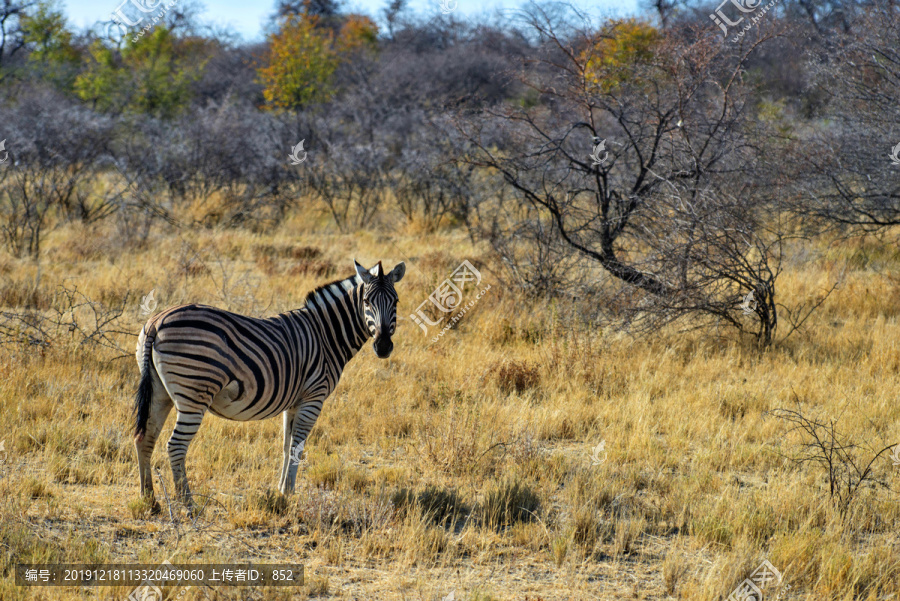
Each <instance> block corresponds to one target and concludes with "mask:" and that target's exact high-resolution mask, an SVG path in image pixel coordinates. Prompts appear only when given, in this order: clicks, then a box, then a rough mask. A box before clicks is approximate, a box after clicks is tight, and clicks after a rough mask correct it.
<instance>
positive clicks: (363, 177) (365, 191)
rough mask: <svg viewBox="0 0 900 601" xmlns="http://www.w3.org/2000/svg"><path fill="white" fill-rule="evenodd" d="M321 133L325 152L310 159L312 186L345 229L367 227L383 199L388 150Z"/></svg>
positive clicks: (376, 145) (371, 144)
mask: <svg viewBox="0 0 900 601" xmlns="http://www.w3.org/2000/svg"><path fill="white" fill-rule="evenodd" d="M319 135H320V137H319V140H320V142H321V151H319V152H317V153H316V155H315V159H311V161H310V165H309V167H310V186H311V187H312V190H313V191H314V193H315V195H316V197H318V198H319V199H320V200H321V201H322V202H323V203H324V204H325V206H326V207H327V209H328V212H329V213H330V215H331V217H332V218H333V219H334V223H335V225H337V226H338V228H339V229H340V230H341V231H351V230H354V229H358V228H362V227H365V226H366V225H368V224H369V222H370V221H371V219H372V218H373V217H374V216H375V214H376V213H377V212H378V209H379V207H380V206H381V203H382V200H383V194H384V190H385V187H386V184H387V179H386V178H387V172H386V161H387V160H388V156H389V155H388V151H387V149H386V148H385V147H384V146H381V145H380V144H378V143H376V142H362V141H359V140H346V141H335V139H334V138H332V139H331V140H328V139H326V138H324V137H322V134H321V133H320V134H319Z"/></svg>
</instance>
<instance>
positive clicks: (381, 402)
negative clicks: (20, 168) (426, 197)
mask: <svg viewBox="0 0 900 601" xmlns="http://www.w3.org/2000/svg"><path fill="white" fill-rule="evenodd" d="M109 221H112V220H109ZM793 251H794V256H795V257H803V260H802V261H800V260H793V261H788V263H787V264H786V270H785V273H784V274H783V276H782V278H781V279H780V280H779V290H778V292H779V295H780V297H781V298H782V299H786V300H788V301H791V300H795V299H801V298H806V297H808V296H810V295H815V294H818V293H819V292H821V291H822V290H824V289H827V288H829V287H830V286H831V285H832V284H833V283H834V282H835V281H838V280H840V281H841V284H840V286H839V288H838V289H837V290H836V291H835V292H834V293H833V294H832V295H831V296H830V297H829V298H828V300H827V301H826V302H825V304H824V305H823V306H822V307H821V308H820V309H819V310H818V311H817V312H816V313H814V314H813V315H812V317H811V318H810V319H809V321H808V322H807V324H806V326H805V328H804V329H803V331H802V332H799V333H795V334H794V335H793V336H791V337H790V338H789V339H788V340H787V341H786V342H784V343H781V344H777V345H776V346H774V348H771V349H769V350H766V351H760V350H758V349H757V348H756V346H755V345H754V343H753V342H752V341H751V340H749V339H745V340H742V339H740V338H739V337H738V336H736V335H733V334H732V333H731V332H729V331H727V330H723V331H721V332H718V335H716V332H710V331H709V330H706V331H692V332H689V333H683V332H679V331H678V330H676V329H674V328H673V329H670V330H668V331H666V332H663V333H660V334H657V335H653V336H650V337H644V338H640V339H636V338H632V337H629V336H627V335H625V334H622V333H617V332H615V331H611V330H608V329H607V330H603V329H601V328H599V327H598V326H596V325H593V324H589V323H579V320H577V319H575V318H574V313H573V312H572V311H571V310H570V307H568V306H567V303H566V302H556V303H549V302H527V301H525V300H524V299H523V298H521V297H520V296H519V293H517V291H516V290H514V289H512V288H511V287H509V286H504V285H502V284H501V283H500V282H499V278H498V277H497V271H496V266H494V265H492V264H491V259H490V253H489V252H488V251H487V249H486V248H482V247H480V246H473V245H472V243H471V242H470V241H469V238H468V236H467V235H466V234H465V232H464V231H462V230H456V229H441V230H439V231H438V232H437V233H423V232H422V231H420V230H419V229H416V228H412V227H407V228H405V229H404V228H402V227H401V228H399V229H398V230H397V231H396V232H394V233H390V234H389V233H387V229H386V228H385V230H384V231H379V232H360V233H357V234H354V235H338V234H336V233H334V231H333V230H332V229H331V228H329V227H328V226H327V224H326V223H325V222H324V221H322V220H321V219H319V218H316V217H315V216H312V215H297V216H294V217H291V218H290V219H287V220H286V221H285V222H284V223H282V224H281V225H280V226H279V228H278V229H277V230H276V231H275V232H272V233H267V234H257V233H253V232H251V231H245V230H224V231H216V230H211V229H203V230H200V229H198V230H187V231H175V230H173V229H169V228H160V227H158V226H157V227H155V228H154V229H153V233H152V234H151V236H150V238H149V240H148V242H147V244H145V245H143V246H136V245H135V244H134V243H133V241H132V240H130V239H128V237H127V236H123V235H121V234H119V233H116V230H115V229H114V228H113V226H112V225H111V224H101V225H100V226H96V227H94V228H89V227H86V226H77V225H67V226H64V227H60V228H57V229H55V230H54V231H52V232H51V233H50V234H49V235H48V236H47V238H46V242H45V243H44V245H43V250H42V253H41V258H40V261H39V263H36V262H34V261H33V260H27V259H16V258H13V257H11V256H9V255H6V254H2V255H0V308H2V309H4V310H16V308H17V307H22V306H25V305H26V304H29V303H30V304H31V305H32V306H35V307H37V308H39V309H46V308H47V307H48V306H49V302H50V301H49V300H48V299H50V298H52V295H53V294H54V291H55V290H57V287H58V286H59V285H60V284H63V283H65V284H66V285H68V286H70V287H77V290H78V291H79V292H80V293H83V294H84V295H85V296H86V297H88V298H90V299H92V300H95V301H98V302H102V303H103V304H104V305H106V306H115V305H117V304H121V303H122V302H123V301H127V302H126V306H127V310H126V312H125V313H124V314H123V315H122V317H121V318H120V319H118V320H117V321H116V322H115V328H114V329H120V330H123V331H129V332H131V333H132V334H133V335H130V336H129V335H125V334H121V335H116V336H115V338H116V340H117V341H118V342H119V344H120V345H121V347H122V348H124V349H126V350H127V352H128V353H129V354H128V355H126V356H121V355H122V353H119V352H116V351H114V350H107V349H102V348H100V347H96V346H82V347H78V346H77V345H76V344H75V342H77V338H76V336H75V334H74V333H73V335H72V340H73V342H72V344H69V343H67V342H66V339H65V338H62V339H60V340H59V341H58V342H57V343H56V344H54V345H53V346H51V347H29V346H14V345H6V346H3V347H0V441H2V446H3V451H2V452H0V499H2V503H0V558H2V562H0V569H2V573H3V579H2V580H0V599H2V600H4V601H6V600H14V599H81V598H90V599H125V598H126V597H127V596H128V594H129V589H128V588H126V587H95V588H84V589H72V588H46V587H44V588H41V587H28V588H26V587H16V585H15V582H14V578H13V574H14V565H15V564H16V563H41V562H59V563H62V562H95V563H96V562H101V563H102V562H108V563H159V562H162V561H164V560H166V559H168V560H170V561H173V562H181V563H225V562H230V561H248V560H251V561H254V562H259V563H302V564H304V565H305V566H306V584H305V585H303V586H302V587H299V588H269V589H244V588H227V587H219V588H198V587H194V588H191V589H188V590H184V589H173V590H167V591H166V598H173V599H174V598H178V599H187V600H192V599H235V600H236V599H306V598H320V599H375V600H382V599H385V600H388V599H398V600H400V599H403V600H427V601H438V600H443V599H455V600H471V601H476V600H478V601H487V600H497V601H500V600H503V601H526V600H527V601H538V600H543V601H550V600H564V599H565V600H570V599H571V600H620V599H646V600H651V599H652V600H662V599H690V600H698V601H699V600H707V601H712V600H720V599H724V598H727V597H728V595H729V593H730V592H731V591H732V590H734V589H735V587H736V586H738V584H739V583H740V582H741V581H742V580H743V579H745V578H747V577H748V576H749V575H750V573H751V572H752V571H753V570H754V569H755V568H756V567H757V566H758V565H759V564H760V563H761V562H762V561H763V560H768V561H770V562H771V563H772V565H774V566H775V567H777V568H778V569H779V570H780V571H781V573H782V574H783V575H784V580H783V582H782V584H781V586H780V587H776V586H772V587H771V588H768V589H766V591H765V592H766V595H765V596H764V599H767V600H769V599H775V598H780V599H796V600H801V599H802V600H816V601H819V600H826V599H835V600H851V599H865V600H870V601H874V600H876V599H877V600H882V599H900V539H898V532H900V528H898V526H900V496H898V494H897V492H892V490H893V491H896V490H900V489H898V485H900V477H898V476H900V466H894V465H893V463H892V461H891V459H890V458H889V457H888V456H887V455H883V456H882V457H881V458H880V459H879V460H878V461H877V462H876V463H875V475H876V476H877V477H878V478H881V479H883V480H884V481H885V483H886V484H888V485H890V487H891V488H892V490H890V489H886V488H883V487H875V486H865V487H863V488H862V489H861V490H860V491H859V493H858V494H857V495H856V498H855V499H854V500H853V502H852V504H851V505H850V511H849V512H848V514H847V516H845V517H844V518H842V517H841V516H840V515H839V514H838V513H837V512H836V511H835V510H834V509H833V505H832V503H831V501H830V499H829V493H828V485H827V480H826V476H825V471H824V470H823V469H822V468H821V467H819V466H817V465H813V464H804V465H798V464H797V463H795V462H793V461H791V460H790V459H788V457H791V456H793V455H794V454H795V453H796V452H797V451H798V450H799V446H798V445H799V443H800V441H801V439H800V437H799V435H798V434H797V433H792V432H789V426H788V424H786V423H785V422H783V421H782V420H779V419H777V418H775V417H773V416H772V415H768V414H767V413H766V412H768V411H770V410H773V409H776V408H779V407H786V408H796V407H797V402H798V401H799V402H800V403H801V405H800V406H801V408H802V410H803V411H804V412H806V413H808V414H810V415H817V416H821V417H822V418H825V419H834V420H836V423H837V427H838V428H839V430H840V431H841V432H842V433H844V434H845V435H846V436H847V437H848V439H851V440H853V441H855V442H856V443H858V444H860V445H870V446H872V447H877V449H880V448H882V447H883V446H885V445H887V444H892V443H894V442H900V402H898V398H900V376H898V371H900V322H898V316H900V276H898V269H900V252H898V250H897V246H896V245H895V244H891V243H889V242H884V241H879V240H876V239H864V240H863V239H855V240H849V241H843V242H840V243H831V244H829V243H828V242H827V241H825V240H818V241H812V242H809V243H808V244H806V245H805V246H798V247H797V248H795V249H793ZM354 258H357V259H359V260H360V262H362V263H363V264H365V265H366V266H370V265H372V264H373V263H374V262H375V261H377V260H384V262H385V265H386V266H388V267H392V266H393V265H394V264H395V263H396V262H397V261H400V260H405V261H407V275H406V278H405V279H404V280H403V281H402V282H401V283H400V284H398V292H399V294H400V306H399V312H398V313H399V315H401V316H402V317H403V319H401V321H400V322H399V324H398V330H397V334H396V335H395V337H394V343H395V351H394V354H393V356H392V357H391V358H390V359H389V360H379V359H378V358H376V357H375V356H374V353H373V352H372V350H371V343H368V344H367V346H366V347H364V348H363V350H362V351H361V352H360V354H359V355H358V356H357V357H356V358H355V359H354V360H353V361H351V363H350V364H349V366H348V368H347V369H346V370H345V372H344V376H343V379H342V380H341V383H340V385H339V387H338V389H337V390H336V391H335V393H334V394H333V395H332V396H331V397H330V398H329V399H328V400H327V401H326V404H325V406H324V409H323V411H322V416H321V417H320V419H319V421H318V423H317V425H316V427H315V429H314V430H313V432H312V434H311V436H310V442H309V443H308V444H307V446H306V450H307V464H306V465H305V466H303V467H302V468H301V471H300V473H299V474H298V485H297V490H296V492H295V494H294V495H293V496H291V497H288V498H287V499H283V498H279V497H278V495H277V494H275V493H274V492H273V491H274V490H275V488H276V486H277V478H278V470H279V468H280V465H281V463H280V462H281V455H280V449H281V444H282V441H281V420H280V419H273V420H269V421H264V422H250V423H236V422H229V421H225V420H222V419H218V418H216V417H214V416H207V418H206V419H205V420H204V423H203V425H202V427H201V429H200V432H199V433H198V435H197V437H196V438H195V439H194V442H193V444H192V445H191V447H190V451H189V453H188V457H187V469H188V477H189V479H190V482H191V487H192V490H193V492H194V493H195V498H196V499H197V500H198V502H199V503H200V504H201V505H202V504H203V503H206V505H205V507H204V508H203V510H202V511H201V512H200V514H199V516H197V517H196V519H194V520H193V521H192V520H191V519H189V518H188V515H187V513H186V511H185V509H184V508H183V507H180V506H178V505H177V504H175V503H171V504H170V503H167V502H166V500H165V498H164V496H163V491H162V488H161V486H160V483H159V482H158V481H157V482H156V483H155V487H156V491H157V494H158V496H159V497H160V499H161V503H162V505H163V510H162V512H161V513H158V514H151V513H150V512H149V511H147V507H146V504H144V503H142V502H141V500H140V499H139V490H138V474H137V463H136V459H135V456H134V446H133V443H132V439H131V430H132V428H133V422H132V417H131V408H132V402H133V392H134V389H135V387H136V385H137V379H138V368H137V365H136V363H135V360H134V354H133V348H134V344H135V340H136V334H137V333H138V332H139V331H140V328H141V326H142V324H143V322H144V321H145V320H146V319H147V317H146V316H145V315H142V314H141V312H140V302H141V298H142V296H143V295H145V294H147V292H149V291H150V290H151V289H154V290H155V296H156V300H157V301H158V303H159V307H158V310H161V309H163V308H165V307H167V306H170V305H175V304H181V303H185V302H201V303H206V304H212V305H216V306H220V307H223V308H227V309H230V310H234V311H239V312H245V313H250V314H256V315H265V314H273V313H277V312H281V311H285V310H289V309H292V308H296V307H298V306H300V305H301V304H302V302H303V299H304V296H305V294H306V293H307V292H308V291H309V290H310V289H312V288H313V287H315V286H316V285H319V284H322V283H325V282H327V281H330V280H333V279H337V278H339V277H346V276H349V275H350V274H351V273H352V260H353V259H354ZM463 259H469V260H471V261H472V262H473V263H475V264H476V265H477V266H479V267H480V268H481V272H482V274H483V276H484V280H483V281H484V283H486V284H491V289H490V291H489V292H488V293H487V294H486V295H485V296H484V297H483V298H482V299H481V300H480V302H479V303H478V304H477V305H476V306H475V307H474V308H473V309H471V310H470V311H469V312H468V314H467V315H465V317H464V318H463V319H462V320H461V321H460V322H459V324H458V326H457V327H456V328H454V329H453V330H451V331H449V332H448V333H447V334H446V335H445V336H444V337H443V338H442V339H440V341H438V342H437V343H432V342H431V336H430V335H429V336H426V335H424V334H423V333H422V332H421V331H420V330H419V328H418V327H417V326H415V325H414V324H413V323H412V322H411V321H410V320H409V318H408V317H407V316H408V315H409V314H410V313H412V312H413V311H414V310H415V308H416V307H417V306H418V305H419V304H420V303H421V302H422V301H424V300H425V299H426V298H427V296H428V294H429V293H430V292H431V291H432V290H433V288H434V287H435V285H436V284H437V283H438V282H440V281H441V280H443V279H444V278H445V277H447V276H448V274H449V273H450V272H451V271H452V270H453V269H454V268H455V267H456V266H457V265H458V264H459V263H460V262H461V261H462V260H463ZM173 422H174V412H173V413H172V414H170V416H169V423H168V425H167V427H166V429H165V430H164V432H163V439H162V440H163V442H162V443H160V444H158V445H157V448H156V451H155V454H154V466H155V467H156V468H158V469H159V472H160V473H161V474H162V476H163V482H164V484H165V487H166V488H167V490H168V494H169V495H171V494H172V482H171V472H170V470H169V465H168V458H167V457H166V454H165V444H164V441H165V439H167V438H168V434H169V433H170V432H171V428H172V423H173ZM601 442H605V446H604V448H603V449H602V450H599V451H598V450H597V446H598V444H599V443H601ZM859 453H860V454H861V456H866V451H865V449H862V448H861V449H859ZM592 455H593V456H594V457H595V459H592ZM504 495H506V496H504ZM504 499H506V500H508V501H509V503H508V505H509V507H510V508H511V509H512V510H511V511H505V512H504V511H503V508H504V507H506V506H507V504H505V502H504ZM519 507H525V508H527V509H528V511H524V510H521V511H519V510H518V509H517V508H519ZM170 512H171V513H170Z"/></svg>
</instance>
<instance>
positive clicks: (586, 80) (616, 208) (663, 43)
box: [460, 8, 784, 344]
mask: <svg viewBox="0 0 900 601" xmlns="http://www.w3.org/2000/svg"><path fill="white" fill-rule="evenodd" d="M530 18H531V24H532V26H533V28H534V30H535V32H536V33H537V35H539V36H540V39H541V40H542V46H541V48H540V54H539V56H540V61H539V64H538V65H537V66H536V67H534V68H532V69H531V70H530V71H528V72H527V73H526V75H525V76H524V77H523V83H524V84H525V85H526V86H528V88H530V89H531V90H533V91H534V93H535V97H536V98H537V103H536V104H535V106H533V107H530V108H529V107H517V108H515V107H509V106H504V107H501V108H498V109H489V110H486V111H484V112H481V113H477V114H474V115H470V116H468V117H467V118H465V119H461V121H460V127H461V129H462V130H463V131H465V132H466V134H467V135H468V137H469V139H470V141H471V143H472V144H473V146H474V147H475V148H476V149H477V150H476V152H475V153H474V157H473V158H472V159H471V160H472V162H473V163H474V164H476V165H479V166H483V167H488V168H490V169H492V170H495V171H496V172H497V173H499V174H500V175H501V176H502V177H503V179H504V181H505V182H506V184H507V185H508V186H509V187H510V188H511V189H512V190H513V191H514V194H515V198H516V199H518V201H520V202H524V203H527V204H529V205H531V206H532V207H533V208H534V209H536V210H537V211H538V212H539V215H540V216H541V220H543V218H544V217H547V218H549V219H551V220H552V222H553V228H552V230H548V229H547V228H543V229H538V228H532V231H534V232H540V235H541V236H544V235H546V232H547V231H553V232H555V233H556V235H558V236H559V238H560V239H561V240H562V241H563V242H564V243H565V245H567V246H568V247H569V248H570V250H571V251H572V252H574V253H576V254H578V255H580V256H581V257H583V258H585V259H587V260H588V261H590V262H591V263H592V264H594V265H596V266H599V267H600V268H601V269H602V270H603V271H604V272H605V273H606V274H607V275H609V276H612V278H614V279H615V280H618V281H619V282H621V283H622V284H623V285H625V286H626V287H628V288H631V289H632V290H636V291H639V292H640V294H638V295H634V296H633V301H632V302H633V307H634V311H633V312H632V316H633V317H635V318H637V317H641V318H648V319H649V320H650V321H651V322H654V323H662V322H668V321H671V320H673V319H677V318H679V317H682V316H684V315H688V314H692V315H700V316H706V317H711V318H714V319H716V320H725V321H726V322H727V323H730V324H732V325H734V326H737V327H738V328H739V329H744V327H743V326H742V324H743V323H744V320H746V317H745V316H744V314H745V311H744V310H743V309H742V305H744V306H746V304H745V303H743V301H744V300H745V299H746V298H747V295H748V294H750V293H752V294H753V295H754V297H755V298H754V301H755V304H754V305H753V307H754V309H753V310H752V311H751V312H750V313H751V314H752V315H755V318H756V319H757V320H758V323H759V327H758V329H757V332H756V333H757V336H758V337H759V340H760V342H761V343H762V344H769V343H771V342H772V340H773V337H774V334H775V331H776V328H777V324H778V321H777V310H776V302H775V280H776V279H777V276H778V274H779V271H780V267H779V264H780V248H781V242H782V240H783V239H784V235H783V234H782V233H781V232H780V231H777V230H775V231H773V230H772V228H771V226H767V227H762V224H767V223H771V222H769V221H767V219H766V217H767V215H766V211H767V207H768V206H770V200H771V199H769V198H767V197H766V195H765V194H762V188H761V186H759V185H758V184H757V182H756V181H755V178H756V177H757V176H758V174H757V173H756V172H755V171H754V166H755V164H756V162H757V157H758V154H759V149H760V148H761V147H763V146H764V143H765V141H764V140H762V139H761V137H764V136H765V135H766V132H765V130H764V129H763V130H762V131H761V132H759V133H753V132H752V130H751V129H750V128H746V127H745V124H746V121H747V118H748V107H749V106H750V104H749V103H750V94H751V92H752V87H751V86H750V85H749V84H747V83H746V82H745V81H744V71H743V65H744V63H745V61H746V59H747V56H748V54H749V53H750V52H752V51H753V49H754V48H755V47H756V46H757V45H758V44H759V43H762V42H763V41H764V40H765V39H766V38H765V36H761V37H760V41H759V42H758V43H757V44H751V45H750V46H749V48H745V49H744V50H743V53H741V54H736V55H734V54H730V53H729V52H728V51H727V50H723V49H722V48H723V47H722V46H721V45H720V44H719V43H718V42H717V40H716V39H715V37H714V36H713V35H704V34H702V33H701V32H694V33H695V34H696V35H694V36H693V38H691V36H688V35H685V33H684V32H677V34H673V35H661V34H659V33H657V32H656V31H655V30H653V29H652V28H650V27H648V26H647V27H642V26H641V25H637V26H635V24H634V23H630V22H624V23H620V24H612V25H610V26H608V27H606V28H604V29H599V30H596V29H592V28H591V27H590V26H589V24H586V23H584V22H583V21H582V23H583V26H582V28H581V29H577V28H575V27H573V26H572V25H571V24H570V23H569V22H561V23H560V22H558V21H556V20H555V17H553V16H551V15H549V14H548V13H546V12H544V11H542V10H541V9H540V8H535V9H534V11H533V12H532V13H531V17H530ZM626 36H627V41H622V40H623V39H624V38H625V37H626ZM690 39H693V41H686V40H690ZM620 43H621V44H623V45H624V44H628V43H631V44H633V45H634V46H635V48H636V50H634V51H633V52H632V53H630V54H627V53H625V54H623V55H622V56H619V57H617V61H618V64H616V63H613V64H609V63H608V61H607V62H604V55H603V52H604V50H603V48H604V47H609V46H612V47H616V44H620ZM604 65H608V66H607V67H604ZM542 222H543V221H542ZM776 223H777V222H776ZM532 242H536V241H535V240H532ZM537 242H538V243H541V242H540V241H537ZM630 294H633V292H631V293H630Z"/></svg>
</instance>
